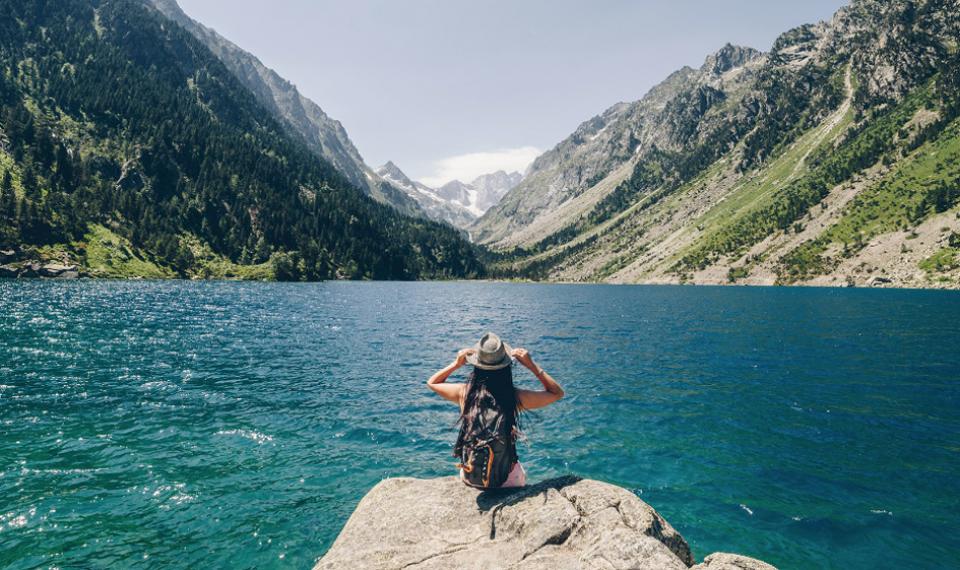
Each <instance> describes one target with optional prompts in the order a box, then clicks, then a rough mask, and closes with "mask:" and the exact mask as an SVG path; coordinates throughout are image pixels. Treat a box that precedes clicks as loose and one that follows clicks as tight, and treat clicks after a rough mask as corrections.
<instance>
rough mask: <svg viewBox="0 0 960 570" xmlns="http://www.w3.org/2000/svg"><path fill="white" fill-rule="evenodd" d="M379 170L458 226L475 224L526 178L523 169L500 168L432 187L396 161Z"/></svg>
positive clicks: (429, 209) (434, 213) (433, 215)
mask: <svg viewBox="0 0 960 570" xmlns="http://www.w3.org/2000/svg"><path fill="white" fill-rule="evenodd" d="M376 172H377V175H378V176H380V177H381V178H383V179H384V180H386V181H388V182H389V183H391V184H392V185H394V186H395V187H397V188H401V189H403V190H404V191H405V192H406V193H407V194H408V195H410V196H413V197H414V199H416V200H417V201H418V203H419V205H420V207H421V208H422V209H423V210H424V211H426V212H427V214H428V215H429V216H430V217H431V218H433V219H439V220H442V221H445V222H448V223H450V224H451V225H453V226H455V227H458V228H466V227H468V226H469V225H470V224H472V223H473V222H474V221H475V220H476V219H477V218H478V217H480V216H482V215H483V214H484V212H486V211H487V210H488V209H489V208H491V207H493V206H495V205H496V204H497V203H498V202H499V201H500V199H501V198H502V197H503V196H504V195H505V194H506V193H507V192H508V191H510V190H511V189H513V188H514V187H515V186H516V185H517V184H519V183H520V181H521V180H522V179H523V175H522V174H520V173H519V172H511V173H507V172H506V171H504V170H498V171H496V172H491V173H488V174H482V175H480V176H477V177H476V178H474V179H473V181H471V182H469V183H466V182H462V181H460V180H451V181H449V182H447V183H445V184H443V185H442V186H440V187H439V188H432V187H430V186H427V185H426V184H423V183H421V182H417V181H413V180H411V179H410V178H409V177H408V176H407V175H406V174H404V172H403V171H402V170H400V167H398V166H397V165H396V164H395V163H394V162H393V161H387V162H386V163H385V164H384V165H383V166H381V167H380V168H378V169H377V171H376Z"/></svg>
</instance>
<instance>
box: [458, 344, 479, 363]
mask: <svg viewBox="0 0 960 570" xmlns="http://www.w3.org/2000/svg"><path fill="white" fill-rule="evenodd" d="M476 353H477V349H475V348H464V349H462V350H461V351H460V352H458V353H457V368H459V367H461V366H463V365H464V364H466V363H467V357H468V356H470V355H471V354H476Z"/></svg>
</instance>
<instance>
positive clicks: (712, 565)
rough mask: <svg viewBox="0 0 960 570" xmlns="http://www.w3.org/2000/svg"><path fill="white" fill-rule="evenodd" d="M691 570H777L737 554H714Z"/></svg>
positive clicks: (764, 563) (754, 559)
mask: <svg viewBox="0 0 960 570" xmlns="http://www.w3.org/2000/svg"><path fill="white" fill-rule="evenodd" d="M691 570H777V569H776V568H775V567H773V566H771V565H769V564H767V563H766V562H761V561H759V560H757V559H756V558H748V557H746V556H740V555H739V554H727V553H726V552H716V553H714V554H711V555H710V556H707V557H706V558H705V559H704V561H703V563H702V564H697V565H696V566H694V567H693V568H692V569H691Z"/></svg>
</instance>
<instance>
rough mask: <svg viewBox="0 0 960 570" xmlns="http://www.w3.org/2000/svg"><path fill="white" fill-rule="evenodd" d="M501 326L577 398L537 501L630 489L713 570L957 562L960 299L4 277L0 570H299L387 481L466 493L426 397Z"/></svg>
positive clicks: (556, 425)
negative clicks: (751, 559)
mask: <svg viewBox="0 0 960 570" xmlns="http://www.w3.org/2000/svg"><path fill="white" fill-rule="evenodd" d="M488 329H489V330H493V331H495V332H497V333H498V334H500V335H501V336H503V337H504V339H505V340H506V341H507V342H509V343H511V344H513V345H514V346H524V347H526V348H528V349H529V350H530V352H531V353H532V355H533V357H534V358H535V359H536V360H537V362H539V363H540V364H541V365H542V366H543V367H544V368H545V369H546V370H548V371H550V372H551V374H552V375H553V376H554V377H555V378H557V380H558V381H559V382H561V383H562V385H563V386H564V388H565V390H566V391H567V398H565V399H564V400H562V401H561V402H560V403H558V404H557V405H555V406H552V407H550V408H547V409H544V410H542V411H538V412H534V413H532V414H529V415H528V417H527V418H526V430H525V431H526V434H527V441H526V442H524V443H522V444H521V445H520V447H519V452H520V455H521V459H522V460H523V461H524V463H525V465H526V467H527V470H528V472H529V474H530V477H531V479H532V480H534V481H536V480H541V479H544V478H548V477H552V476H556V475H560V474H565V473H574V474H577V475H581V476H584V477H590V478H595V479H600V480H604V481H608V482H611V483H615V484H618V485H621V486H624V487H626V488H628V489H631V490H633V491H634V492H635V493H637V495H638V496H640V497H641V498H642V499H643V500H645V501H647V502H648V503H650V504H651V505H652V506H653V507H654V508H656V509H657V510H658V511H659V512H660V513H661V514H662V515H663V516H664V517H665V518H666V519H667V520H668V521H670V523H671V524H672V525H673V526H674V527H675V528H676V529H677V530H678V531H679V532H680V533H681V534H683V536H684V537H685V538H686V539H687V540H688V542H689V543H690V545H691V547H692V548H693V550H694V554H695V556H696V557H697V559H698V560H699V559H701V558H702V557H703V556H705V555H707V554H709V553H711V552H713V551H716V550H723V551H733V552H739V553H742V554H746V555H749V556H755V557H758V558H761V559H764V560H767V561H769V562H771V563H773V564H776V565H778V566H779V567H781V568H782V569H788V568H844V569H850V568H864V569H867V568H870V569H873V568H896V567H908V568H941V567H944V565H945V564H946V565H949V564H950V562H949V561H950V560H953V561H957V560H960V516H958V515H957V513H958V512H960V491H958V486H957V476H958V474H960V420H958V417H960V416H958V403H960V402H958V396H960V294H958V293H955V292H939V291H895V290H859V289H803V288H797V289H793V288H709V287H645V286H605V285H539V284H506V283H483V282H478V283H465V282H452V283H339V282H335V283H319V284H263V283H210V282H208V283H192V282H175V281H170V282H133V281H131V282H119V281H118V282H108V281H78V282H52V281H43V282H41V281H30V282H23V281H20V282H15V281H0V422H2V423H0V567H9V568H33V567H36V566H60V567H67V566H83V567H87V568H106V567H181V568H187V567H235V568H250V567H260V568H271V567H274V568H309V567H310V566H311V565H312V563H313V562H314V561H315V560H316V559H317V558H318V557H320V556H321V555H322V554H323V553H324V552H325V550H326V549H327V548H328V547H329V545H330V544H331V543H332V541H333V540H334V538H336V535H337V533H338V532H339V530H340V529H341V527H342V526H343V524H344V523H345V522H346V520H347V518H348V517H349V515H350V513H351V512H352V510H353V508H354V507H355V505H356V503H357V501H359V499H360V498H361V497H362V496H363V495H364V493H366V491H367V490H369V488H370V487H372V486H373V485H374V484H376V483H377V482H378V481H380V480H381V479H382V478H384V477H391V476H399V475H412V476H417V477H436V476H442V475H451V474H453V473H454V468H453V465H454V459H453V458H452V457H451V454H450V450H451V445H452V443H453V440H454V438H455V435H456V433H455V430H454V428H453V425H454V423H455V421H456V409H455V407H453V406H451V405H449V404H445V403H444V402H442V401H441V400H440V399H439V398H438V397H437V396H435V395H433V394H432V393H431V392H430V391H429V390H428V389H427V388H426V387H425V385H424V382H425V381H426V379H427V378H428V377H429V375H430V374H431V373H432V372H434V371H435V370H436V369H438V368H440V367H441V366H443V365H445V364H447V363H448V362H449V361H450V360H452V358H453V357H454V355H455V352H456V350H457V349H458V348H461V347H463V346H466V345H468V344H473V343H474V342H475V341H476V339H477V338H478V337H479V336H480V335H481V334H482V333H483V332H485V331H486V330H488ZM464 373H465V370H463V371H462V372H461V373H458V375H457V376H456V378H463V376H464ZM516 377H517V380H518V384H520V385H522V386H527V387H535V386H536V381H535V380H534V379H533V377H532V375H530V374H529V373H528V372H527V371H526V370H524V369H522V368H520V367H518V369H517V374H516Z"/></svg>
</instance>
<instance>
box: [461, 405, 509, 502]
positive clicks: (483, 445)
mask: <svg viewBox="0 0 960 570" xmlns="http://www.w3.org/2000/svg"><path fill="white" fill-rule="evenodd" d="M502 420H503V414H501V413H500V412H499V411H497V410H494V409H488V410H484V411H483V412H482V413H481V414H479V415H478V416H477V421H478V422H480V429H479V430H477V434H478V435H477V437H476V438H475V439H474V440H473V441H469V442H467V443H466V444H465V445H464V446H463V451H462V454H461V457H460V461H461V462H460V463H459V464H458V465H457V467H459V468H460V469H462V470H463V481H464V482H465V483H466V484H467V485H470V486H471V487H478V488H481V489H492V488H496V487H500V486H501V485H503V484H504V483H505V482H506V481H507V477H509V476H510V471H511V470H512V469H513V464H514V463H516V462H517V448H516V446H515V444H514V442H513V434H504V433H502V430H501V429H500V425H501V423H502Z"/></svg>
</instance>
